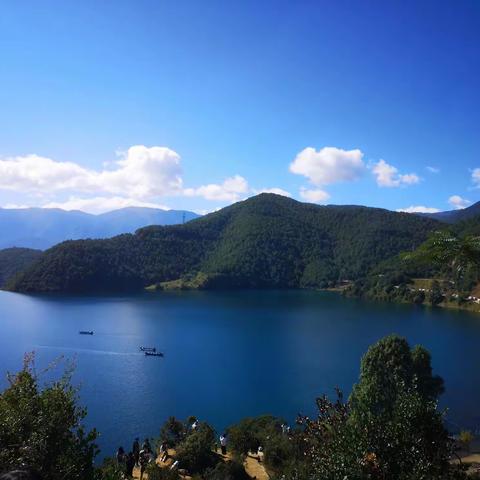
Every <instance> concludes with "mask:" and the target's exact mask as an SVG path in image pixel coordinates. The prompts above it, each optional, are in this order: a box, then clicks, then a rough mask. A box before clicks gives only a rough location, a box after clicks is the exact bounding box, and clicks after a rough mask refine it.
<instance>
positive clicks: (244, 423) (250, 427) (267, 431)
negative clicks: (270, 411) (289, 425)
mask: <svg viewBox="0 0 480 480" xmlns="http://www.w3.org/2000/svg"><path fill="white" fill-rule="evenodd" d="M281 424H282V422H281V420H280V419H278V418H276V417H272V416H271V415H264V416H261V417H251V418H244V419H243V420H241V421H240V422H239V423H237V424H236V425H233V426H231V427H230V428H229V429H228V443H229V446H230V448H231V449H232V450H233V451H234V452H235V453H237V454H239V455H246V454H247V453H248V452H257V450H258V447H260V446H263V447H265V442H266V439H267V437H269V436H271V435H276V434H277V433H278V432H280V431H281V427H280V425H281Z"/></svg>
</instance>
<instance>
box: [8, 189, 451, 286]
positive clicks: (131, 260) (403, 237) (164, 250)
mask: <svg viewBox="0 0 480 480" xmlns="http://www.w3.org/2000/svg"><path fill="white" fill-rule="evenodd" d="M441 226H442V224H441V223H439V222H438V221H436V220H432V219H429V218H422V217H419V216H416V215H410V214H406V213H396V212H391V211H387V210H382V209H374V208H367V207H356V206H318V205H313V204H305V203H300V202H297V201H295V200H292V199H289V198H286V197H282V196H279V195H274V194H261V195H258V196H256V197H252V198H249V199H248V200H245V201H243V202H239V203H236V204H234V205H231V206H229V207H226V208H224V209H222V210H220V211H218V212H215V213H211V214H209V215H206V216H205V217H202V218H200V219H197V220H192V221H190V222H188V223H186V224H184V225H175V226H166V227H159V226H152V227H147V228H143V229H140V230H138V231H137V232H136V233H135V234H133V235H121V236H118V237H114V238H111V239H107V240H79V241H68V242H64V243H62V244H59V245H57V246H55V247H53V248H51V249H49V250H47V251H46V252H45V254H44V255H43V256H42V257H41V258H40V259H39V260H38V261H37V262H36V263H35V264H34V265H33V266H32V267H31V268H30V269H29V270H28V271H27V272H25V274H23V275H22V276H21V277H20V278H18V279H16V281H15V282H13V283H12V284H11V285H10V287H11V288H12V289H13V290H16V291H24V292H33V291H38V292H40V291H69V292H86V291H99V290H111V291H118V290H124V289H127V290H132V289H140V288H143V287H145V286H148V285H151V284H156V283H159V282H164V281H170V280H177V279H180V278H182V277H184V276H186V275H187V276H188V275H190V276H191V275H192V274H195V273H197V272H202V273H205V274H207V275H208V274H215V276H217V275H218V274H220V275H221V278H222V279H225V282H222V283H223V284H224V285H228V286H244V287H322V286H326V285H327V284H328V282H332V283H333V282H336V281H337V280H339V279H356V278H359V277H362V276H365V275H366V274H367V273H368V272H369V271H370V270H371V269H372V267H374V266H375V265H376V264H377V263H378V262H380V261H382V260H385V259H388V258H390V257H392V256H394V255H396V254H398V253H399V252H401V251H405V250H412V249H414V248H415V247H417V246H418V245H419V244H420V243H422V242H423V241H424V240H425V238H426V237H427V235H428V233H429V232H431V231H432V230H435V229H438V228H440V227H441Z"/></svg>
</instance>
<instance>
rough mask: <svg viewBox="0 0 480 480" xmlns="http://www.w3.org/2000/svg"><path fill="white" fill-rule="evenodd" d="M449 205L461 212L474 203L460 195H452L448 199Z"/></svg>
mask: <svg viewBox="0 0 480 480" xmlns="http://www.w3.org/2000/svg"><path fill="white" fill-rule="evenodd" d="M448 203H449V204H450V205H451V206H452V207H453V208H455V209H456V210H461V209H462V208H465V207H468V205H470V203H472V202H470V200H467V199H466V198H462V197H461V196H460V195H452V196H451V197H450V198H449V199H448Z"/></svg>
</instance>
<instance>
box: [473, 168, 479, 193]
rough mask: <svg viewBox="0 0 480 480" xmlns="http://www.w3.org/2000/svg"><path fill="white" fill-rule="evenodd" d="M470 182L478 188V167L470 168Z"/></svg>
mask: <svg viewBox="0 0 480 480" xmlns="http://www.w3.org/2000/svg"><path fill="white" fill-rule="evenodd" d="M472 182H473V183H474V184H475V186H476V187H478V188H480V168H474V169H473V170H472Z"/></svg>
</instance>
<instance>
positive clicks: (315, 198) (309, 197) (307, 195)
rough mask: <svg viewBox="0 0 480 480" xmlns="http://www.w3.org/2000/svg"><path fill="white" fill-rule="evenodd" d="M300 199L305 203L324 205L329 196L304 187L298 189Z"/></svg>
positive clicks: (320, 191)
mask: <svg viewBox="0 0 480 480" xmlns="http://www.w3.org/2000/svg"><path fill="white" fill-rule="evenodd" d="M300 197H302V198H303V199H304V200H306V201H307V202H311V203H325V202H326V201H327V200H328V199H329V198H330V195H329V194H328V192H325V191H324V190H320V189H312V190H308V189H307V188H305V187H302V188H301V189H300Z"/></svg>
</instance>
